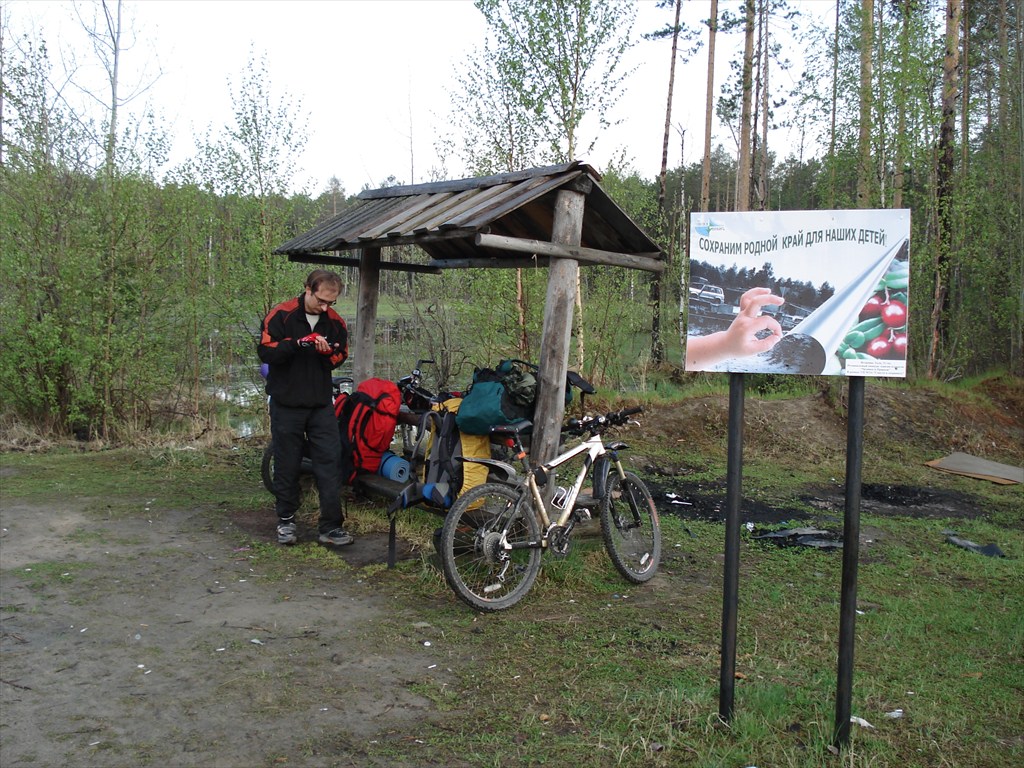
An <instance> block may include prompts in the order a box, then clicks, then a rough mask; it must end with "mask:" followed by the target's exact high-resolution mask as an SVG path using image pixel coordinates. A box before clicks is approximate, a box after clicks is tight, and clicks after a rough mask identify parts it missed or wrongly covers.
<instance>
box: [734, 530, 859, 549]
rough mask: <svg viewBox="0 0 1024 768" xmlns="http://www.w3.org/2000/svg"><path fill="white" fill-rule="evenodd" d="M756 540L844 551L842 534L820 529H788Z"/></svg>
mask: <svg viewBox="0 0 1024 768" xmlns="http://www.w3.org/2000/svg"><path fill="white" fill-rule="evenodd" d="M753 538H755V539H770V540H772V542H773V543H775V544H782V545H785V546H799V547H814V548H815V549H842V548H843V537H842V535H841V534H838V533H832V532H831V531H823V530H820V529H818V528H787V529H786V530H783V531H769V532H768V533H762V534H760V535H758V536H754V537H753Z"/></svg>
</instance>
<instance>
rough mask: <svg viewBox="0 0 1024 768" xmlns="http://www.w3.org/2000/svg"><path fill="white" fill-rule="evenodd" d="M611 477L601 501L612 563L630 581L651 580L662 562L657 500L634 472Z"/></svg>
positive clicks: (612, 473) (602, 518)
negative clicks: (655, 505)
mask: <svg viewBox="0 0 1024 768" xmlns="http://www.w3.org/2000/svg"><path fill="white" fill-rule="evenodd" d="M625 474H626V476H625V477H619V474H618V473H617V472H615V471H612V472H611V473H610V476H609V478H608V491H607V493H606V494H605V497H604V500H603V501H602V502H601V533H602V535H603V536H604V545H605V547H606V548H607V549H608V555H609V556H610V557H611V559H612V563H613V564H614V565H615V567H616V568H617V569H618V571H619V573H621V574H622V575H623V576H624V577H625V578H626V580H627V581H631V582H633V583H634V584H642V583H644V582H645V581H650V580H651V579H652V578H653V577H654V573H655V571H657V570H658V562H659V561H660V560H661V524H660V523H659V522H658V510H657V509H655V507H654V499H652V498H651V492H650V491H648V490H647V486H646V485H644V482H643V480H641V479H640V478H639V477H637V476H636V475H635V474H633V473H632V472H626V473H625Z"/></svg>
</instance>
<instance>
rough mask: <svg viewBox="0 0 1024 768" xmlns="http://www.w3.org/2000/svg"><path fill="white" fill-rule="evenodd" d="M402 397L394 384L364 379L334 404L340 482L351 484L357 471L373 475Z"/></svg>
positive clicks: (390, 437)
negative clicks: (337, 435)
mask: <svg viewBox="0 0 1024 768" xmlns="http://www.w3.org/2000/svg"><path fill="white" fill-rule="evenodd" d="M401 405H402V396H401V394H400V393H399V391H398V387H397V386H396V385H395V382H393V381H389V380H388V379H377V378H374V379H367V380H366V381H364V382H361V383H360V384H359V386H358V387H356V390H355V392H352V393H351V394H349V395H342V396H339V397H338V399H337V400H335V401H334V412H335V414H336V415H337V417H338V432H339V434H340V436H341V468H340V476H341V482H342V483H344V484H345V485H351V484H352V481H353V480H354V479H355V476H356V474H357V473H359V472H377V471H378V470H379V469H380V463H381V458H382V456H383V455H384V452H385V451H387V450H388V448H390V447H391V441H392V440H393V439H394V437H395V427H396V426H397V424H398V409H399V408H400V407H401Z"/></svg>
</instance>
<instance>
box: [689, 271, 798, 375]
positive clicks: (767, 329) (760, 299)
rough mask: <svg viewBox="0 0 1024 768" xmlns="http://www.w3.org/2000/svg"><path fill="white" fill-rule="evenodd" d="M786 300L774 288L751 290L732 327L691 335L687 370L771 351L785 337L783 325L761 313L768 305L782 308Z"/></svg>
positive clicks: (746, 294) (742, 303)
mask: <svg viewBox="0 0 1024 768" xmlns="http://www.w3.org/2000/svg"><path fill="white" fill-rule="evenodd" d="M785 301H786V300H785V299H784V298H782V297H781V296H776V295H775V294H773V293H772V292H771V289H770V288H751V289H750V290H748V291H746V292H745V293H744V294H743V295H742V296H741V297H740V309H739V314H737V315H736V319H735V320H733V321H732V323H731V324H730V325H729V327H728V328H727V329H726V330H724V331H719V332H718V333H712V334H708V335H707V336H688V337H687V339H686V367H687V369H688V370H703V369H706V368H707V367H709V366H712V365H715V364H716V363H720V362H721V361H723V360H729V359H732V358H735V357H747V356H749V355H756V354H758V353H759V352H767V351H768V350H770V349H771V348H772V347H774V346H775V345H776V343H778V341H779V339H781V338H782V326H781V325H779V322H778V321H777V320H776V319H775V318H774V317H772V316H771V315H763V314H761V310H762V309H764V307H765V306H768V305H775V306H782V304H784V303H785Z"/></svg>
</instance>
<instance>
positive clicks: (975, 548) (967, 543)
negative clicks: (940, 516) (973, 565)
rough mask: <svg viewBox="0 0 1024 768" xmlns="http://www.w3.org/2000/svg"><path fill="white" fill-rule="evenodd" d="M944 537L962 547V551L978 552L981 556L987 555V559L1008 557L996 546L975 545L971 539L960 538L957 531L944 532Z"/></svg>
mask: <svg viewBox="0 0 1024 768" xmlns="http://www.w3.org/2000/svg"><path fill="white" fill-rule="evenodd" d="M942 535H943V536H945V537H946V541H948V542H949V543H950V544H952V545H954V546H957V547H960V548H961V549H967V550H970V551H971V552H977V553H978V554H979V555H985V557H1006V553H1005V552H1003V550H1001V549H1000V548H999V547H997V546H996V545H995V544H986V545H984V546H982V545H981V544H975V543H974V542H973V541H971V540H970V539H965V538H963V537H962V536H958V535H957V532H956V531H943V532H942Z"/></svg>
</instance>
